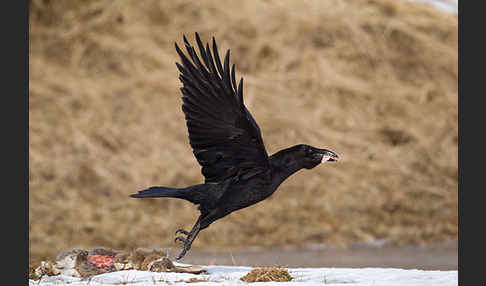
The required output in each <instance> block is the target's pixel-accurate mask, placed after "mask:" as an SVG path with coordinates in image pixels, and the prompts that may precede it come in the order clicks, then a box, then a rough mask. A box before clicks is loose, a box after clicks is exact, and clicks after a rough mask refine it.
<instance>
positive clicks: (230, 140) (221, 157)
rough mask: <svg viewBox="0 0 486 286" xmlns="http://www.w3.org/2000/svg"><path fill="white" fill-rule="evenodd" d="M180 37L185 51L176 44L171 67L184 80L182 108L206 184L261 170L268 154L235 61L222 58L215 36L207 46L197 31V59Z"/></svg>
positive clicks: (252, 173) (192, 49)
mask: <svg viewBox="0 0 486 286" xmlns="http://www.w3.org/2000/svg"><path fill="white" fill-rule="evenodd" d="M183 39H184V47H185V50H186V51H187V54H188V56H186V55H185V54H184V53H183V51H182V50H181V49H180V48H179V46H178V45H177V43H175V49H176V52H177V54H178V55H179V57H180V59H181V63H180V64H179V63H176V66H177V69H178V70H179V72H180V76H179V80H180V81H181V83H182V85H183V87H182V88H181V93H182V102H183V103H182V111H183V112H184V114H185V118H186V124H187V129H188V131H189V143H190V145H191V147H192V149H193V153H194V156H195V157H196V159H197V161H198V162H199V164H200V165H201V167H202V169H201V172H202V174H203V175H204V176H205V179H206V183H217V182H221V181H223V180H224V179H226V178H228V177H231V176H236V175H242V176H244V177H245V178H246V177H249V176H252V175H255V174H258V173H260V172H263V171H264V170H266V169H267V168H268V154H267V152H266V150H265V146H264V144H263V140H262V137H261V132H260V128H259V127H258V124H257V123H256V121H255V120H254V118H253V117H252V116H251V114H250V112H249V111H248V109H247V108H246V107H245V105H244V103H243V78H241V79H240V81H239V83H238V85H237V81H236V75H235V65H234V64H233V65H232V66H231V69H230V51H229V50H228V51H227V52H226V54H225V57H224V61H223V63H221V60H220V58H219V53H218V47H217V44H216V40H215V38H214V37H213V38H212V48H213V49H212V51H211V49H210V46H209V43H206V46H204V45H203V43H202V41H201V39H200V37H199V35H198V33H196V43H197V46H198V50H199V55H200V58H199V56H198V55H197V53H196V50H195V49H194V47H193V46H191V45H190V43H189V41H188V40H187V38H186V37H185V36H183Z"/></svg>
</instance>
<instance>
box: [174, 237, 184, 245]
mask: <svg viewBox="0 0 486 286" xmlns="http://www.w3.org/2000/svg"><path fill="white" fill-rule="evenodd" d="M177 241H182V243H184V244H185V243H186V239H185V238H184V237H182V236H178V237H176V238H175V239H174V242H177Z"/></svg>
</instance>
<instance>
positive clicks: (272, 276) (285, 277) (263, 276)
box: [240, 267, 292, 283]
mask: <svg viewBox="0 0 486 286" xmlns="http://www.w3.org/2000/svg"><path fill="white" fill-rule="evenodd" d="M240 280H242V281H245V282H248V283H253V282H270V281H276V282H287V281H290V280H292V276H290V273H289V271H288V270H287V269H285V268H279V267H263V268H257V269H253V270H252V271H250V272H249V273H248V274H246V275H245V276H243V277H241V278H240Z"/></svg>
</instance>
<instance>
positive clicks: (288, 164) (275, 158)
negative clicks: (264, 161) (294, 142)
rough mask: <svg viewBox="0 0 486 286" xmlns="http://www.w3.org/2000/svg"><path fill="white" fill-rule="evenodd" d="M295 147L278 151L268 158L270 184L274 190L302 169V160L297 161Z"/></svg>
mask: <svg viewBox="0 0 486 286" xmlns="http://www.w3.org/2000/svg"><path fill="white" fill-rule="evenodd" d="M296 147H297V146H293V147H290V148H287V149H283V150H280V151H278V152H277V153H275V154H273V155H272V156H270V158H269V161H270V167H271V170H272V183H273V184H275V188H276V187H278V186H279V185H280V184H281V183H282V182H283V181H285V179H287V178H288V177H289V176H291V175H292V174H294V173H295V172H297V171H299V170H300V169H302V168H304V166H303V164H302V160H299V155H298V151H297V150H296Z"/></svg>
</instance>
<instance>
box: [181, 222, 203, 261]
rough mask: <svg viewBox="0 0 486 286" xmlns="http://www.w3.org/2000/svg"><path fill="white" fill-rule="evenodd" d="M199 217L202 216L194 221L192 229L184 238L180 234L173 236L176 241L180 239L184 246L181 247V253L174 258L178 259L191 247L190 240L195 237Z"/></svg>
mask: <svg viewBox="0 0 486 286" xmlns="http://www.w3.org/2000/svg"><path fill="white" fill-rule="evenodd" d="M201 217H202V216H199V218H198V219H197V221H196V223H195V224H194V226H193V227H192V230H191V231H190V232H189V233H188V234H187V237H186V238H183V237H182V236H178V237H176V238H175V240H176V241H177V240H180V241H182V242H184V248H183V249H182V251H181V253H180V254H179V255H178V256H177V257H176V260H179V259H181V258H182V257H184V255H186V252H187V251H189V249H191V245H192V242H193V241H194V239H195V238H196V236H197V234H198V233H199V231H200V227H201Z"/></svg>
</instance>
